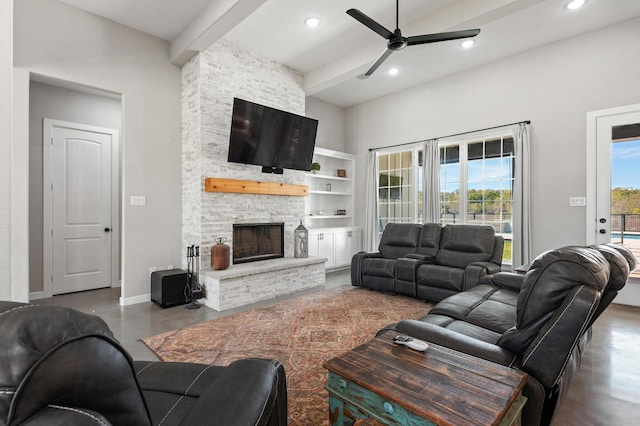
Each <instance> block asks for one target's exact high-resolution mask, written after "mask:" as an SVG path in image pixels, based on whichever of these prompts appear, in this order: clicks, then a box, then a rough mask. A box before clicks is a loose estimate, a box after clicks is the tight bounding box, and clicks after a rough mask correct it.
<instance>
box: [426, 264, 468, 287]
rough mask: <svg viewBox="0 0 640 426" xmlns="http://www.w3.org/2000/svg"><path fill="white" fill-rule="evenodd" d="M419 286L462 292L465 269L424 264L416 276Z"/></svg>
mask: <svg viewBox="0 0 640 426" xmlns="http://www.w3.org/2000/svg"><path fill="white" fill-rule="evenodd" d="M416 275H417V276H416V284H417V285H418V286H428V287H437V288H443V289H446V290H452V291H462V284H463V281H464V269H457V268H450V267H448V266H441V265H431V264H424V265H420V267H419V268H418V271H417V274H416Z"/></svg>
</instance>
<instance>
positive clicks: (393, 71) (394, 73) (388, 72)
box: [387, 67, 400, 75]
mask: <svg viewBox="0 0 640 426" xmlns="http://www.w3.org/2000/svg"><path fill="white" fill-rule="evenodd" d="M399 72H400V70H399V69H398V68H396V67H393V68H389V70H388V71H387V74H389V75H397V74H398V73H399Z"/></svg>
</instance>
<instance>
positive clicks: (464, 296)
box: [379, 245, 635, 425]
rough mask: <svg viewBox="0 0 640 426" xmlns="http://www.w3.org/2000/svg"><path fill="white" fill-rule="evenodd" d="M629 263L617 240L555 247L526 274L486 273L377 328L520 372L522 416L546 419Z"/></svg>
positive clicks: (538, 421) (525, 420)
mask: <svg viewBox="0 0 640 426" xmlns="http://www.w3.org/2000/svg"><path fill="white" fill-rule="evenodd" d="M621 253H622V254H621ZM623 255H624V256H623ZM628 256H630V258H628V259H629V260H627V257H628ZM630 266H631V269H633V268H634V267H635V259H634V258H633V255H631V254H630V252H628V250H627V249H625V248H624V247H621V246H616V245H604V246H592V247H565V248H561V249H557V250H552V251H549V252H546V253H543V254H542V255H540V256H538V258H536V260H535V261H534V262H533V263H532V265H531V268H530V269H529V271H528V272H527V274H526V275H518V274H513V273H507V272H501V273H497V274H495V275H493V276H488V277H485V278H483V279H481V280H480V283H479V284H478V285H477V286H476V287H474V288H472V289H470V290H467V291H464V292H461V293H457V294H455V295H453V296H450V297H448V298H446V299H444V300H442V301H441V302H440V303H438V304H437V305H436V306H435V307H433V308H432V309H431V311H430V312H429V314H428V315H426V316H425V317H423V318H420V319H419V320H405V321H401V322H399V323H397V324H391V325H389V326H387V327H385V328H384V329H383V330H381V331H380V332H379V334H381V333H384V332H386V331H388V330H395V331H398V332H401V333H405V334H408V335H411V336H414V337H416V338H419V339H422V340H425V341H428V342H432V343H435V344H438V345H441V346H445V347H448V348H451V349H454V350H457V351H460V352H464V353H467V354H470V355H474V356H477V357H480V358H483V359H486V360H488V361H491V362H496V363H499V364H502V365H505V366H509V367H512V368H516V369H519V370H522V371H524V372H525V373H527V374H528V376H529V378H528V381H527V383H526V385H525V388H524V390H523V394H524V396H526V397H527V398H528V401H527V403H526V405H525V407H524V410H523V416H522V422H523V424H524V425H540V424H543V425H548V424H549V423H550V422H551V419H552V418H553V414H554V412H555V409H556V407H557V406H558V404H559V402H560V401H561V400H562V398H563V397H564V394H565V393H566V391H567V389H568V387H569V384H570V383H571V380H572V378H573V377H574V376H575V374H576V373H577V371H578V369H579V366H580V361H581V356H582V352H583V351H584V350H585V349H586V347H587V345H588V342H589V341H590V338H591V325H592V323H593V321H595V319H596V318H597V316H598V315H599V314H600V313H601V312H602V311H603V310H604V308H606V306H607V305H608V304H609V303H610V302H611V301H612V300H613V298H614V297H615V294H617V292H618V291H619V290H620V289H621V288H622V287H623V286H624V284H625V282H626V279H627V276H628V275H629V270H630Z"/></svg>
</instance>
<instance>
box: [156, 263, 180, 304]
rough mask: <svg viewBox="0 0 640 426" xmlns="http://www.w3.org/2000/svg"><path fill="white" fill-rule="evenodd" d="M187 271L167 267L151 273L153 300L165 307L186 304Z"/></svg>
mask: <svg viewBox="0 0 640 426" xmlns="http://www.w3.org/2000/svg"><path fill="white" fill-rule="evenodd" d="M186 286H187V273H186V272H185V271H183V270H182V269H167V270H164V271H155V272H152V273H151V300H153V301H154V302H156V303H157V304H158V305H160V306H162V307H163V308H167V307H169V306H176V305H184V304H185V303H187V299H186V298H185V296H184V289H185V287H186Z"/></svg>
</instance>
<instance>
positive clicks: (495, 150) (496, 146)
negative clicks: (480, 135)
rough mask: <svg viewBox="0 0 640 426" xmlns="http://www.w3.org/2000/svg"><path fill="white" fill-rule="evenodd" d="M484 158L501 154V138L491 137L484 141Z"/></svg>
mask: <svg viewBox="0 0 640 426" xmlns="http://www.w3.org/2000/svg"><path fill="white" fill-rule="evenodd" d="M484 151H485V154H484V156H485V158H496V157H500V156H501V154H502V152H501V151H502V139H493V140H489V141H486V142H485V145H484Z"/></svg>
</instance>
